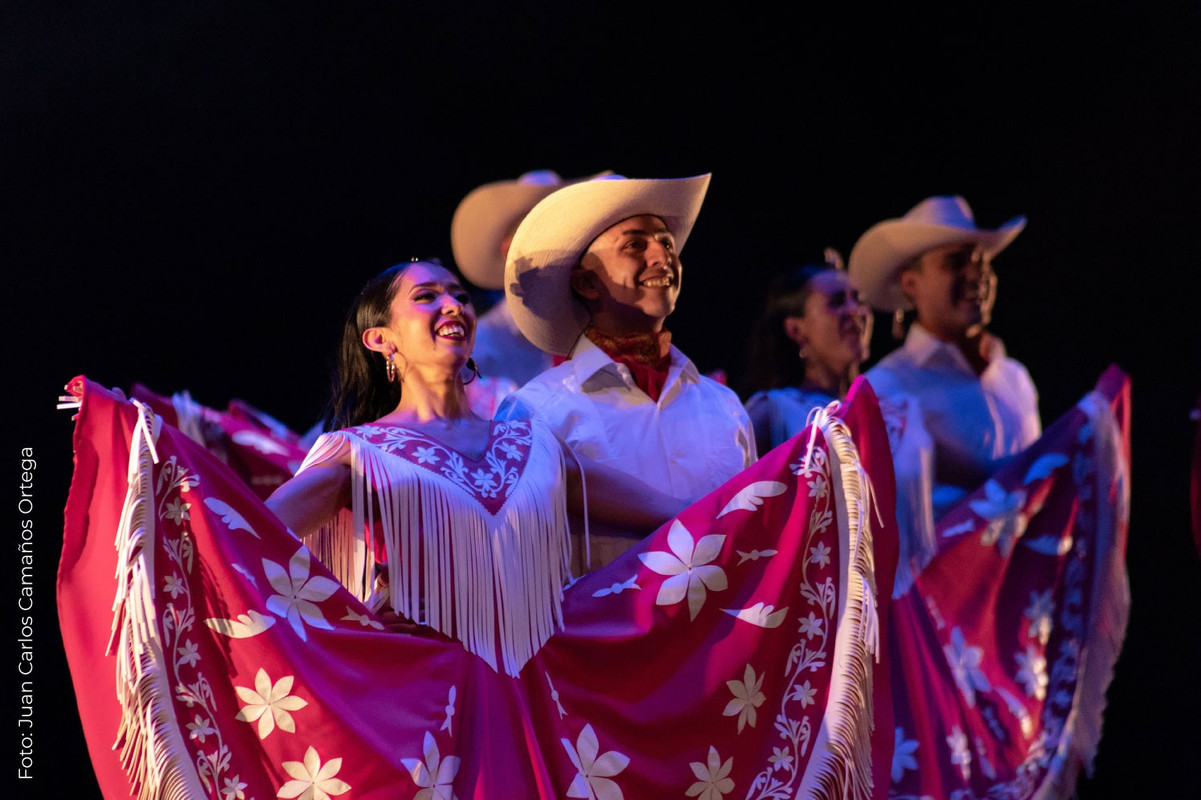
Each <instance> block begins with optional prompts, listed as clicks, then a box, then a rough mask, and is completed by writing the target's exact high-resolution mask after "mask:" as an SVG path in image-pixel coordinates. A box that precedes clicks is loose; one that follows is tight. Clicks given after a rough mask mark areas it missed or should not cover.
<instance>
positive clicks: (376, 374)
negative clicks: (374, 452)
mask: <svg viewBox="0 0 1201 800" xmlns="http://www.w3.org/2000/svg"><path fill="white" fill-rule="evenodd" d="M414 263H419V262H414V261H404V262H401V263H400V264H396V265H394V266H391V267H388V268H387V269H386V270H384V271H383V272H381V273H380V274H378V275H376V276H375V277H374V278H372V279H371V280H370V281H368V282H367V285H366V286H364V287H363V290H362V291H361V292H359V295H358V297H356V298H355V299H354V302H352V303H351V304H350V309H349V310H348V311H347V313H346V322H345V323H344V324H343V325H342V340H341V342H340V343H339V346H338V351H337V353H335V355H334V367H333V371H332V375H331V376H330V398H329V403H328V405H326V407H325V419H324V422H325V430H327V431H331V430H338V429H339V428H349V427H352V426H354V425H362V424H363V423H365V422H374V421H375V420H377V419H379V418H380V417H382V416H384V415H385V414H387V413H388V412H389V411H392V410H393V409H395V408H396V405H397V404H398V403H399V402H400V382H399V381H396V382H390V381H389V380H388V374H387V360H386V359H385V358H384V355H383V354H382V353H377V352H375V351H373V350H368V349H367V348H366V347H364V346H363V331H365V330H367V329H368V328H375V327H378V326H381V325H387V324H388V323H389V322H391V317H392V300H393V299H394V298H395V297H396V289H397V283H398V280H397V279H398V278H399V277H400V273H402V272H404V271H405V269H407V268H408V267H409V266H410V265H411V264H414ZM420 263H429V264H433V263H437V261H436V260H433V259H431V260H428V261H425V262H420Z"/></svg>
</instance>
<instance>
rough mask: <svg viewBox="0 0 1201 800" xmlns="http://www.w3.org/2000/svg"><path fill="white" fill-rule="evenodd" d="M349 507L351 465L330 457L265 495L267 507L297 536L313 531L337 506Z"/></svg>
mask: <svg viewBox="0 0 1201 800" xmlns="http://www.w3.org/2000/svg"><path fill="white" fill-rule="evenodd" d="M349 507H350V466H349V465H347V464H343V463H341V462H339V461H329V462H326V463H324V464H317V465H315V466H312V467H309V468H308V469H306V470H305V471H304V472H302V473H300V474H299V475H297V476H295V477H293V478H291V479H289V480H287V481H285V482H284V483H283V484H282V485H281V486H280V487H279V488H278V489H276V490H275V491H274V492H272V493H271V496H270V497H268V498H267V508H269V509H271V510H272V511H274V512H275V516H277V517H279V518H280V520H281V521H282V522H283V523H284V524H285V525H287V526H288V527H289V528H291V530H292V532H293V533H295V534H296V535H297V536H307V535H308V534H310V533H314V532H316V531H317V529H319V528H320V527H321V526H322V525H324V524H325V523H326V522H329V520H330V518H332V517H333V516H334V514H336V513H337V512H338V510H339V509H342V508H349Z"/></svg>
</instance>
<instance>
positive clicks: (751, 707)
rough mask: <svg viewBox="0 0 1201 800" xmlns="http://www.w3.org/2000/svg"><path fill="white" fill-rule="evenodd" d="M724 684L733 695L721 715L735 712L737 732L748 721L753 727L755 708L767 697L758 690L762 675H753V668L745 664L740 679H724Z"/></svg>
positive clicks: (761, 682)
mask: <svg viewBox="0 0 1201 800" xmlns="http://www.w3.org/2000/svg"><path fill="white" fill-rule="evenodd" d="M726 686H727V687H728V688H729V689H730V693H731V694H733V695H734V697H733V698H732V699H731V700H730V702H728V703H726V709H725V711H722V712H721V713H722V716H724V717H732V716H734V715H735V714H737V715H738V732H739V733H742V729H743V728H744V727H745V726H746V725H747V724H748V723H749V724H750V726H751V727H752V728H753V727H755V709H756V708H758V707H759V706H761V705H763V701H764V700H766V699H767V697H766V696H765V695H764V694H763V692H761V691H759V689H760V687H761V686H763V676H762V675H760V676H759V677H755V670H754V668H753V667H751V665H750V664H747V665H746V669H745V670H744V671H743V673H742V680H740V681H726Z"/></svg>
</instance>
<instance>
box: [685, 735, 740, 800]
mask: <svg viewBox="0 0 1201 800" xmlns="http://www.w3.org/2000/svg"><path fill="white" fill-rule="evenodd" d="M706 761H707V762H708V763H707V764H702V763H701V762H699V761H693V762H692V763H691V764H689V765H688V766H690V767H692V774H693V775H696V777H697V779H698V780H697V782H696V783H694V784H692V785H691V786H689V787H688V791H686V792H684V794H686V795H688V796H689V797H696V798H699V800H722V798H723V797H725V796H726V795H727V794H729V793H730V792H732V791H734V781H733V780H731V779H730V777H729V775H730V770H732V769H733V768H734V759H733V758H727V759H726V762H725V763H724V764H723V763H722V761H721V756H719V755H718V754H717V748H716V747H713V746H710V747H709V757H708V758H707V759H706Z"/></svg>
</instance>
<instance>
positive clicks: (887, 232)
mask: <svg viewBox="0 0 1201 800" xmlns="http://www.w3.org/2000/svg"><path fill="white" fill-rule="evenodd" d="M1025 227H1026V218H1025V217H1022V216H1018V217H1014V218H1013V219H1011V220H1009V221H1008V222H1006V223H1005V224H1003V225H1001V226H1000V227H998V228H993V229H989V228H980V227H978V226H977V225H976V218H975V216H974V215H973V214H972V208H971V206H969V205H968V203H967V200H965V199H963V198H962V197H960V196H959V195H938V196H935V197H927V198H926V199H925V200H923V201H921V202H920V203H918V204H917V205H916V206H914V207H913V208H911V209H909V211H908V212H906V214H905V216H903V217H900V218H898V219H887V220H884V221H883V222H879V223H876V224H875V225H873V226H872V227H871V228H869V229H868V230H867V232H866V233H864V234H863V235H862V236H860V237H859V241H858V242H856V243H855V246H854V247H853V248H852V249H851V256H850V259H849V261H848V264H847V274H848V276H849V277H850V279H851V283H852V284H853V285H854V286H855V287H856V288H857V289H858V290H859V294H860V295H861V296H862V297H863V298H864V300H866V301H867V302H868V304H870V305H871V306H872V308H875V309H876V310H877V311H888V312H892V311H897V310H904V309H909V308H911V307H912V305H911V304H910V302H909V299H908V298H907V297H905V294H904V292H902V291H901V282H900V279H899V278H900V272H901V269H902V267H904V266H905V265H906V264H908V263H910V262H911V261H913V259H915V258H917V257H918V256H920V255H921V254H922V253H924V252H926V251H927V250H933V249H934V248H937V247H945V246H947V245H953V244H961V243H964V244H966V243H974V244H976V245H979V246H980V247H981V248H982V249H983V251H984V254H985V255H986V256H987V257H989V258H990V259H991V258H992V257H993V256H995V255H996V254H997V253H999V252H1001V251H1002V250H1004V249H1005V248H1006V247H1008V246H1009V244H1010V242H1012V241H1013V240H1014V238H1015V237H1016V236H1017V235H1018V234H1019V233H1021V232H1022V229H1023V228H1025Z"/></svg>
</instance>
